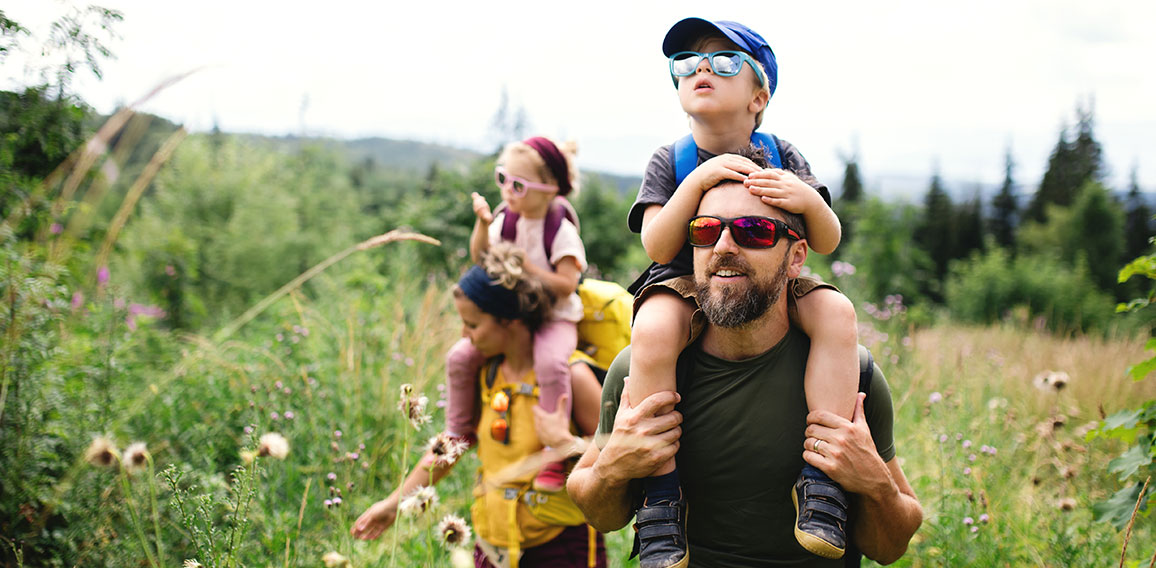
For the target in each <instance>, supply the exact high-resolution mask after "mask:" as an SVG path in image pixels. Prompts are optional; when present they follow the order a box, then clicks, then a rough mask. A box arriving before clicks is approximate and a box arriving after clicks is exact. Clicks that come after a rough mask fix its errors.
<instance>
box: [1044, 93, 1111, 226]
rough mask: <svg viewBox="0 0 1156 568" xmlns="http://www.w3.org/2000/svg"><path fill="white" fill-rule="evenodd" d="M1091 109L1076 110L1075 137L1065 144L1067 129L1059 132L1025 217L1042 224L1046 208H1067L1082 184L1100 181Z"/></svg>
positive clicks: (1100, 161)
mask: <svg viewBox="0 0 1156 568" xmlns="http://www.w3.org/2000/svg"><path fill="white" fill-rule="evenodd" d="M1094 126H1095V117H1094V113H1093V111H1092V105H1091V103H1089V105H1088V108H1086V109H1085V108H1084V107H1082V106H1080V105H1077V106H1076V129H1075V130H1076V134H1075V138H1074V139H1071V140H1069V137H1068V135H1069V132H1068V129H1067V127H1066V126H1065V127H1063V128H1061V129H1060V140H1059V142H1057V143H1056V147H1055V149H1053V150H1052V155H1051V156H1050V157H1049V158H1048V169H1047V171H1046V172H1044V179H1043V180H1042V181H1041V182H1040V188H1039V191H1037V192H1036V194H1035V196H1034V197H1033V198H1032V201H1031V203H1030V204H1029V205H1028V208H1027V211H1026V217H1027V218H1029V219H1031V220H1034V221H1040V222H1043V221H1045V220H1046V216H1047V213H1046V211H1047V206H1048V205H1049V204H1055V205H1064V206H1067V205H1071V204H1072V202H1074V201H1075V199H1076V196H1077V195H1078V194H1079V191H1080V189H1081V188H1083V187H1084V184H1086V183H1088V182H1090V181H1100V178H1101V176H1102V174H1103V151H1102V149H1101V148H1100V143H1099V142H1097V141H1096V137H1095V134H1094V132H1093V131H1094Z"/></svg>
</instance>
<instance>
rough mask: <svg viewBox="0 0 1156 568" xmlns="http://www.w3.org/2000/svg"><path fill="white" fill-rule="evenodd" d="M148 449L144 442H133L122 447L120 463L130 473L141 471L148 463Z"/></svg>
mask: <svg viewBox="0 0 1156 568" xmlns="http://www.w3.org/2000/svg"><path fill="white" fill-rule="evenodd" d="M148 459H149V451H148V448H147V447H146V446H145V443H144V442H134V443H132V444H129V446H128V447H127V448H125V449H124V458H122V460H121V461H122V463H123V464H124V467H125V469H127V470H128V471H129V472H130V473H133V472H137V471H141V470H143V469H144V468H145V466H146V465H148Z"/></svg>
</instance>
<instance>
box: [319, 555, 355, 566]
mask: <svg viewBox="0 0 1156 568" xmlns="http://www.w3.org/2000/svg"><path fill="white" fill-rule="evenodd" d="M321 562H322V563H324V564H325V568H349V566H350V563H349V559H348V558H346V557H345V556H342V554H341V553H340V552H326V553H325V556H322V557H321Z"/></svg>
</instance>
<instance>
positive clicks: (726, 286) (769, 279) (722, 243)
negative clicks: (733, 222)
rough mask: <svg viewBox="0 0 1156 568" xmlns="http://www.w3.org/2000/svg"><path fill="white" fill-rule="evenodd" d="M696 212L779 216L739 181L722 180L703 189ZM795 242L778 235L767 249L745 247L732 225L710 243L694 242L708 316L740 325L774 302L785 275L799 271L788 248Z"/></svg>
mask: <svg viewBox="0 0 1156 568" xmlns="http://www.w3.org/2000/svg"><path fill="white" fill-rule="evenodd" d="M698 214H699V215H715V216H718V217H726V218H733V217H742V216H745V215H761V216H764V217H771V218H776V219H781V218H782V215H781V214H780V213H779V212H778V210H777V209H775V208H774V207H771V206H769V205H766V204H764V203H763V202H762V201H761V200H760V199H759V198H757V197H755V196H753V195H751V194H750V192H749V191H747V190H746V188H744V187H743V186H742V185H741V184H738V183H726V184H723V185H720V186H718V187H715V188H714V189H711V190H710V191H708V192H706V194H705V195H703V199H702V202H701V203H700V204H699V208H698ZM793 242H794V241H790V240H788V239H786V238H780V239H779V242H777V243H775V246H774V247H771V248H768V249H749V248H743V247H740V246H739V245H738V244H736V243H735V241H734V238H733V237H732V235H731V232H730V229H724V230H723V232H722V235H720V236H719V240H718V242H717V243H715V245H714V246H713V247H702V248H695V249H694V268H695V285H696V287H697V289H698V301H699V305H700V306H702V309H703V313H705V314H706V316H707V320H708V321H710V323H711V324H712V325H716V326H719V327H728V328H733V327H741V326H743V325H745V324H748V323H750V322H752V321H754V320H756V319H758V318H759V317H761V316H762V315H763V314H765V313H766V312H767V310H768V309H770V308H771V306H773V305H775V304H776V303H778V302H779V300H780V299H781V296H782V292H783V289H784V288H785V287H786V283H787V278H788V277H789V276H797V275H798V269H797V268H792V266H791V264H792V262H791V261H792V260H793V259H794V258H795V255H793V254H790V251H791V248H792V243H793ZM803 246H805V244H804V245H803ZM804 258H805V257H804Z"/></svg>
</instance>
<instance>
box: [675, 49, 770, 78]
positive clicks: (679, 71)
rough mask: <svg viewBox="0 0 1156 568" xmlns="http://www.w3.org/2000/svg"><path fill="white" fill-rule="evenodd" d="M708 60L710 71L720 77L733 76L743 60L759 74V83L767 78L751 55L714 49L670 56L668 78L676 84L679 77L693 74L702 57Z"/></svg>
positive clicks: (739, 68) (740, 67)
mask: <svg viewBox="0 0 1156 568" xmlns="http://www.w3.org/2000/svg"><path fill="white" fill-rule="evenodd" d="M704 58H705V59H706V60H707V61H709V62H710V68H711V71H714V74H715V75H718V76H720V77H734V76H735V75H738V74H739V72H740V71H742V70H743V62H746V63H747V64H749V65H750V66H751V69H754V70H755V74H756V75H758V76H759V84H760V85H766V84H767V78H766V76H764V75H763V72H762V70H760V69H759V66H758V65H755V60H754V59H752V58H751V56H749V55H747V54H745V53H743V52H741V51H715V52H712V53H699V52H697V51H680V52H678V53H676V54H674V55H671V56H670V78H671V79H672V80H674V86H675V87H677V86H678V78H679V77H689V76H691V75H694V72H695V70H696V69H698V64H699V62H701V61H702V60H703V59H704Z"/></svg>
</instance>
